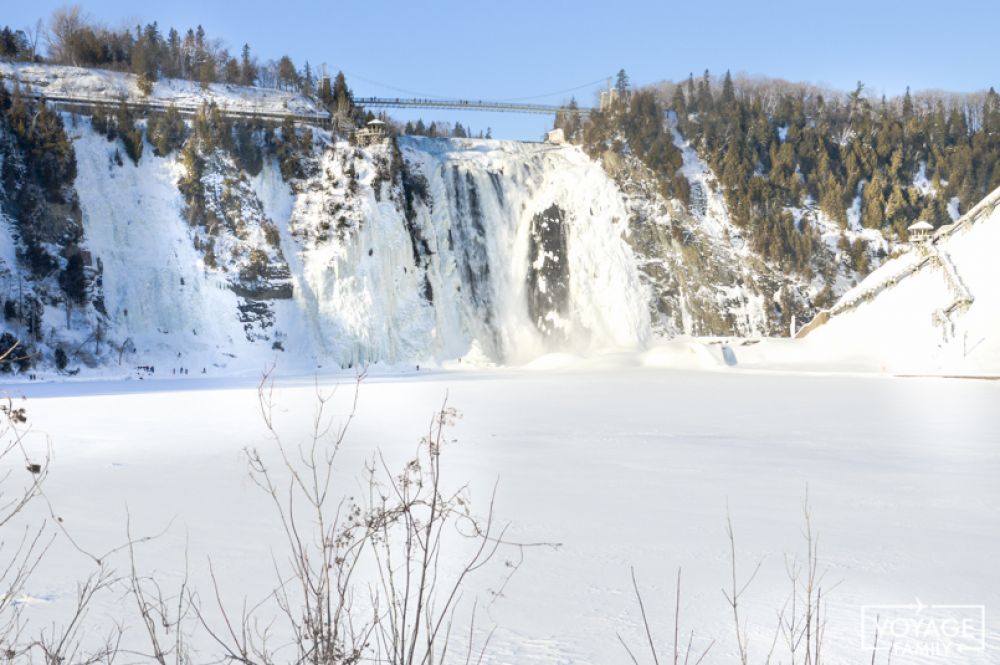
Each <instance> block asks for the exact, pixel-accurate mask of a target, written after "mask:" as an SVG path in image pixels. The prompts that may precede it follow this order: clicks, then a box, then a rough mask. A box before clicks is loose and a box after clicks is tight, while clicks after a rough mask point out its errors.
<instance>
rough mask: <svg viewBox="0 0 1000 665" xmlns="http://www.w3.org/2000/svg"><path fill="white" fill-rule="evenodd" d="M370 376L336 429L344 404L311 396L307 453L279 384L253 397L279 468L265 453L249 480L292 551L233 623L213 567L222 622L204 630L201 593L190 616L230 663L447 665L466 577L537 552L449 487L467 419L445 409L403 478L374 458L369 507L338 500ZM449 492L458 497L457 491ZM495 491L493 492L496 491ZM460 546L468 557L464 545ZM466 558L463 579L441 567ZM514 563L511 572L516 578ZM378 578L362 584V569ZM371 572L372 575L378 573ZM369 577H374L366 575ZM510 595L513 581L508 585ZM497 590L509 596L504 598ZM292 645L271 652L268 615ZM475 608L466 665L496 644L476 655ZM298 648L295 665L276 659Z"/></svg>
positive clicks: (266, 385) (251, 452)
mask: <svg viewBox="0 0 1000 665" xmlns="http://www.w3.org/2000/svg"><path fill="white" fill-rule="evenodd" d="M362 379H363V376H362V377H359V378H358V382H357V384H356V385H355V388H354V394H353V397H352V398H351V400H350V412H349V414H348V415H347V417H346V418H345V420H344V422H343V423H341V424H340V425H338V426H334V424H333V421H332V420H331V418H330V417H328V415H327V410H328V408H329V405H330V402H331V400H332V399H333V397H334V395H335V392H333V393H323V392H322V391H321V390H320V389H319V388H318V387H317V389H316V402H317V408H316V412H315V414H314V417H313V419H312V427H311V431H310V435H309V436H308V437H307V438H306V439H305V440H304V441H302V442H301V443H299V444H289V443H287V442H286V441H284V440H283V438H282V436H281V435H280V434H279V432H278V429H277V427H276V425H275V422H274V416H273V414H274V406H275V405H274V393H273V390H274V389H273V381H272V380H271V377H270V376H269V375H265V377H264V379H263V380H262V382H261V384H260V386H259V389H258V399H259V405H260V412H261V415H262V418H263V420H264V423H265V426H266V428H267V430H268V432H269V435H270V439H271V441H272V444H273V449H272V454H274V453H276V455H277V459H278V460H279V463H278V465H277V466H275V467H273V468H272V467H271V466H269V464H268V462H267V459H268V458H269V456H268V454H266V453H264V452H261V451H260V450H258V449H256V448H248V449H247V450H246V455H247V459H248V460H249V464H250V475H251V478H252V479H253V481H254V482H255V483H256V484H257V485H258V487H260V488H261V489H262V490H263V491H264V492H265V493H266V494H267V495H268V496H269V497H270V500H271V504H272V506H273V508H274V510H275V513H276V514H277V516H278V518H279V522H280V524H281V529H282V532H283V535H284V539H285V545H286V554H287V557H286V560H281V559H277V558H276V559H275V561H274V567H275V571H276V576H277V585H276V587H275V589H274V591H273V592H272V593H271V594H270V595H269V596H268V597H267V598H265V599H264V600H262V601H260V602H258V603H256V604H254V605H248V604H247V603H246V602H244V603H243V606H242V608H241V609H240V611H239V612H238V613H237V612H234V611H233V610H232V609H231V607H229V606H228V605H227V603H226V602H224V601H223V600H222V596H223V593H222V590H221V588H220V584H219V581H218V578H217V576H216V574H215V570H214V568H212V567H211V564H210V574H211V577H212V584H213V592H214V600H215V604H216V606H217V609H218V611H219V612H220V614H221V616H222V620H221V622H220V623H215V622H213V621H211V620H210V619H209V617H208V616H207V615H206V613H205V611H204V609H203V608H202V607H201V605H200V604H199V603H198V602H197V601H196V599H195V597H194V595H193V594H190V596H191V599H192V604H191V606H192V607H193V609H194V612H195V613H196V615H197V618H198V621H199V623H200V625H201V626H202V627H203V628H204V629H205V630H206V632H207V633H208V634H209V635H210V636H211V638H212V639H214V641H215V642H216V644H217V645H218V646H219V647H221V649H222V650H223V658H224V659H225V660H226V661H229V662H236V663H243V664H246V665H269V664H271V663H275V662H276V661H277V660H278V659H279V657H280V658H281V661H282V662H294V663H302V664H310V665H328V664H330V663H337V664H345V665H350V664H351V663H359V662H361V661H363V660H365V661H368V660H372V661H374V662H380V663H390V664H392V665H415V664H418V663H420V664H427V665H430V664H432V663H435V662H440V660H442V659H443V658H444V657H445V655H446V654H447V652H448V646H449V643H450V642H451V639H452V636H453V634H454V633H455V631H456V630H458V629H459V625H458V623H457V619H456V617H457V610H458V607H459V605H460V603H461V600H462V595H463V591H464V589H465V587H466V585H467V581H468V578H469V576H470V575H472V574H473V573H475V572H476V571H477V570H480V569H481V568H482V567H483V566H485V565H486V564H487V563H488V562H489V561H490V560H491V559H493V558H494V557H495V555H496V554H497V552H498V551H499V550H500V548H502V547H510V548H513V549H515V550H517V551H518V552H519V553H521V552H523V548H525V547H529V546H535V545H544V544H542V543H539V544H520V543H511V542H507V541H505V540H504V532H505V529H503V528H496V526H495V524H494V522H495V520H494V517H493V503H492V500H491V503H490V509H489V512H488V514H487V515H486V516H485V517H484V518H481V519H480V518H477V517H476V516H475V515H474V514H473V512H472V509H471V506H470V501H469V496H468V491H467V489H468V488H467V487H466V486H465V485H459V486H458V487H452V486H451V485H450V484H449V483H448V482H446V481H445V478H444V474H443V472H442V466H441V456H442V452H443V450H444V448H445V446H446V443H447V437H446V432H447V430H448V428H449V426H451V425H452V424H453V422H454V420H455V418H456V417H458V414H457V412H456V411H455V410H454V409H452V408H450V407H448V406H447V404H445V405H444V406H443V407H442V408H441V409H440V410H439V411H438V412H437V413H436V414H435V416H434V418H433V419H432V421H431V423H430V426H429V428H428V433H427V435H426V436H425V437H424V438H423V439H422V440H421V442H420V444H419V445H418V447H417V450H416V452H415V454H414V455H413V456H412V458H411V459H410V460H409V461H408V462H406V463H405V464H404V465H403V467H402V469H401V471H398V472H393V471H392V470H391V468H390V466H389V464H388V463H387V462H386V460H385V458H384V457H383V456H382V455H381V454H380V453H376V454H375V455H374V456H373V457H372V458H371V459H370V460H369V462H368V463H367V464H366V467H365V470H366V473H365V477H364V485H365V492H366V494H367V496H365V497H363V498H362V499H360V500H359V499H356V498H354V497H343V496H341V495H339V494H338V493H337V492H336V491H335V490H336V487H335V485H334V482H333V480H334V478H333V476H334V462H335V459H336V457H337V453H338V451H339V450H340V448H341V446H342V444H343V443H344V441H345V437H346V435H347V432H348V427H349V425H350V423H351V421H352V420H353V418H354V417H355V414H356V409H357V400H358V394H359V388H360V384H361V381H362ZM449 487H451V489H449ZM494 492H495V488H494ZM456 537H457V538H458V539H459V540H460V541H461V543H463V544H465V545H469V547H468V548H459V547H456V544H455V542H454V541H452V540H451V538H456ZM459 552H465V555H464V556H465V558H464V559H463V560H461V562H460V563H459V565H458V567H457V572H454V571H455V570H456V569H455V568H454V566H453V565H451V564H453V563H454V559H452V560H451V561H450V562H449V565H448V566H447V569H448V571H451V572H446V570H445V568H446V567H445V566H443V565H442V562H443V561H444V560H445V558H447V557H449V556H450V555H454V556H459V557H460V556H462V555H461V554H459ZM518 565H519V561H518V562H508V568H509V569H510V571H511V573H512V572H513V571H514V570H516V568H517V566H518ZM362 569H364V570H366V571H369V577H368V578H365V579H362V578H360V577H359V575H360V573H359V570H362ZM371 571H374V572H371ZM372 575H374V579H371V576H372ZM504 584H506V579H505V580H504ZM501 591H502V587H501ZM275 610H277V612H276V613H277V615H278V616H279V617H280V618H281V621H282V623H283V624H284V629H285V631H286V632H287V633H290V634H291V637H292V645H291V646H288V645H285V646H281V647H279V648H276V647H275V646H273V644H272V642H273V641H274V635H275V632H276V631H277V628H276V624H275V623H274V620H273V615H274V614H275ZM475 615H476V605H472V611H471V618H470V619H469V620H468V623H467V624H463V629H467V630H468V634H469V638H468V639H469V643H468V645H467V647H466V656H465V657H466V660H467V661H468V662H472V661H473V660H474V656H475V655H481V654H482V652H483V650H485V648H486V646H487V645H488V643H489V637H490V635H492V633H489V634H488V635H487V636H486V637H485V639H484V640H483V641H482V643H481V644H479V646H478V649H475V648H474V646H473V639H474V635H475ZM287 649H291V650H293V651H294V657H289V655H288V654H287V653H284V652H283V653H279V651H282V650H287Z"/></svg>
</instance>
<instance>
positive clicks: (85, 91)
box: [0, 62, 326, 115]
mask: <svg viewBox="0 0 1000 665" xmlns="http://www.w3.org/2000/svg"><path fill="white" fill-rule="evenodd" d="M0 75H2V76H3V78H4V79H7V85H8V87H10V86H11V85H12V84H13V81H18V82H19V83H20V85H21V86H22V87H24V88H30V89H31V90H32V91H33V92H36V93H42V94H44V95H47V96H49V97H59V96H67V97H74V98H84V99H92V100H97V101H103V102H105V103H108V104H115V103H117V102H118V101H119V100H121V99H124V100H126V101H131V102H139V101H152V102H158V103H161V104H174V105H176V106H178V107H179V108H190V109H194V108H197V107H199V106H201V105H202V104H203V103H204V102H209V103H213V102H214V103H215V104H218V105H219V107H220V108H224V109H228V110H232V111H244V112H248V113H297V114H304V115H313V114H316V115H325V114H326V111H324V110H323V109H322V108H321V107H320V106H319V105H318V104H317V103H316V102H315V101H314V100H312V99H310V98H309V97H306V96H304V95H301V94H299V93H297V92H284V91H281V90H272V89H264V88H254V87H244V86H238V85H230V84H226V83H213V84H211V85H209V86H208V88H206V89H203V88H202V87H201V86H200V85H199V84H198V83H196V82H194V81H186V80H181V79H164V80H161V81H157V82H155V83H154V84H153V89H152V93H150V94H149V95H148V96H146V95H143V94H142V92H141V91H140V90H139V86H138V84H137V79H136V77H135V76H134V75H133V74H127V73H124V72H112V71H108V70H104V69H88V68H83V67H64V66H57V65H35V64H26V63H11V62H0Z"/></svg>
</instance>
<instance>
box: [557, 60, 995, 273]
mask: <svg viewBox="0 0 1000 665" xmlns="http://www.w3.org/2000/svg"><path fill="white" fill-rule="evenodd" d="M619 80H621V77H620V79H619ZM626 85H627V80H626ZM668 114H669V117H672V118H673V119H674V120H675V123H676V128H677V130H678V132H679V133H680V135H681V137H682V138H683V139H686V140H687V141H689V142H690V144H691V146H692V147H693V148H695V150H696V151H697V152H698V154H699V155H700V156H701V157H702V158H703V159H704V160H705V161H707V162H708V164H709V165H710V166H711V167H712V169H713V171H714V173H715V174H716V176H717V177H718V181H719V185H720V187H721V190H722V193H723V195H724V196H725V199H726V203H727V205H728V208H729V211H730V214H731V216H732V219H733V221H734V222H735V223H736V224H737V225H738V226H741V227H743V228H745V229H747V231H748V232H749V237H750V239H751V242H752V244H753V246H754V248H755V249H756V250H757V251H758V252H760V253H761V254H762V255H764V256H765V257H767V258H769V259H771V260H774V261H776V262H780V263H782V264H783V265H784V266H785V267H787V268H790V269H796V270H800V271H808V269H809V258H810V256H811V254H812V253H813V251H814V248H815V244H816V242H817V240H818V238H817V236H816V233H815V228H814V227H813V225H810V224H808V223H805V222H804V221H803V215H801V214H799V215H795V214H793V211H799V212H800V213H801V212H803V211H807V210H810V209H813V210H819V211H821V212H822V213H823V214H824V216H825V217H826V218H827V219H830V220H833V221H835V222H836V223H837V224H839V225H840V226H841V227H842V228H847V227H848V225H849V223H856V224H859V225H860V226H861V227H863V228H869V229H877V230H879V231H882V232H883V233H884V234H885V235H886V236H887V237H894V238H897V239H900V240H905V239H906V238H907V232H906V227H907V226H908V225H909V224H911V223H912V222H913V221H915V220H916V219H926V220H927V221H928V222H930V223H931V224H933V225H934V226H940V225H942V224H946V223H948V222H950V221H951V219H952V214H953V213H962V212H965V211H966V210H968V209H969V208H970V207H971V206H973V205H975V204H976V203H977V202H978V201H979V200H980V199H982V198H983V197H984V196H986V195H987V194H988V193H989V192H990V191H992V190H993V189H995V188H997V187H1000V95H998V94H997V92H996V91H995V90H994V89H993V88H990V89H989V91H988V92H986V93H983V94H978V95H951V96H949V95H944V94H924V95H913V94H911V92H910V91H909V89H907V91H906V93H905V94H904V95H901V96H899V97H896V98H891V99H889V98H886V97H884V96H883V97H881V98H872V97H871V96H869V95H867V94H866V92H865V87H864V85H863V84H861V83H859V84H858V86H857V87H856V88H855V90H853V91H851V92H850V93H838V92H836V91H829V90H822V89H819V88H815V87H812V86H807V85H799V84H790V83H786V82H782V81H775V80H767V79H756V80H751V79H744V80H734V78H733V77H732V76H731V75H730V74H729V73H728V72H727V73H726V74H725V75H724V76H723V77H721V78H716V77H713V76H712V75H711V74H710V73H709V72H708V71H706V72H705V73H704V74H703V75H702V76H701V77H698V78H695V77H694V76H693V75H691V76H689V77H688V78H687V80H686V81H682V82H679V83H667V84H664V85H660V86H657V87H650V88H646V89H642V90H638V91H630V92H628V94H625V95H619V98H618V100H617V101H616V102H615V104H613V105H612V106H611V107H610V108H608V109H606V110H604V111H599V112H595V113H592V114H591V115H590V117H589V119H588V120H586V121H585V122H581V121H580V119H579V117H578V114H574V113H573V105H572V104H571V105H567V106H566V107H565V108H564V110H563V112H562V114H561V115H560V117H559V118H557V126H561V127H563V128H564V130H565V131H566V133H567V136H569V137H571V138H572V139H573V140H576V141H578V142H581V143H583V145H584V147H585V148H586V149H588V151H589V152H591V153H592V154H598V153H600V152H602V151H603V150H606V149H617V150H619V151H622V150H624V149H625V145H627V147H628V149H629V150H630V151H632V152H633V153H634V154H635V155H636V156H637V157H639V158H640V159H641V160H642V161H643V162H644V163H645V164H646V165H647V166H649V167H650V168H651V169H652V171H653V172H654V173H655V174H656V176H657V178H658V180H659V182H660V183H661V189H662V190H663V192H664V193H665V194H667V195H668V196H672V197H674V198H678V199H680V200H682V202H684V203H687V202H688V201H687V196H688V192H689V187H688V186H687V185H688V183H686V182H684V178H683V175H682V174H681V173H680V171H679V168H680V166H681V159H680V153H679V151H678V149H677V148H676V147H675V145H674V142H673V141H672V140H670V139H671V136H670V123H669V122H667V118H668ZM845 249H851V248H850V247H845ZM850 255H851V256H852V257H854V258H855V261H856V263H857V264H858V265H857V266H856V267H858V268H859V269H860V270H861V272H864V271H866V270H867V265H866V257H865V256H864V253H863V252H860V251H853V252H851V253H850Z"/></svg>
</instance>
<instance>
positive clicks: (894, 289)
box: [801, 192, 1000, 375]
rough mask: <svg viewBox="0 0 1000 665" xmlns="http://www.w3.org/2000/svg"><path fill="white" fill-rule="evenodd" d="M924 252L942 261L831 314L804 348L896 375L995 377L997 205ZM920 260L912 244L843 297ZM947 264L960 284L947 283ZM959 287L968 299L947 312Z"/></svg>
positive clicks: (999, 321)
mask: <svg viewBox="0 0 1000 665" xmlns="http://www.w3.org/2000/svg"><path fill="white" fill-rule="evenodd" d="M997 195H998V192H994V193H993V194H991V197H993V198H996V197H997ZM929 251H930V253H931V254H932V255H935V254H936V255H939V256H941V257H942V258H941V259H940V260H938V259H937V258H936V257H935V256H932V257H931V260H930V261H929V262H928V263H927V264H926V265H924V267H923V268H921V269H920V270H918V271H916V272H914V273H913V274H911V275H909V276H907V277H904V278H901V279H899V281H898V282H897V283H896V284H895V285H890V286H889V287H888V288H886V289H885V290H883V291H881V292H879V293H878V294H877V295H876V296H875V297H874V298H871V299H870V300H867V301H864V302H861V304H859V305H858V306H857V307H856V308H855V309H853V310H851V311H847V312H845V313H843V314H840V315H837V316H834V317H832V318H831V319H830V321H829V322H828V323H826V324H824V325H822V326H819V327H818V328H816V330H815V331H813V332H811V333H810V334H809V335H808V336H806V337H805V338H804V339H803V340H801V342H802V346H803V347H804V348H803V350H802V352H803V353H805V354H807V355H810V356H812V357H815V358H827V359H829V360H838V359H839V361H841V362H842V363H843V364H845V365H859V366H863V367H868V368H877V369H880V370H884V371H891V372H898V373H934V374H937V373H956V374H977V373H981V374H993V375H996V374H1000V337H998V336H997V332H998V331H1000V263H998V261H997V252H998V251H1000V208H994V209H993V210H992V211H987V213H986V214H984V215H983V216H982V217H980V218H979V219H977V220H970V221H968V222H967V223H965V224H961V223H960V224H958V225H956V227H955V230H954V232H953V233H951V234H950V235H947V234H941V235H940V236H939V237H938V238H937V239H936V242H934V243H933V245H932V246H931V248H930V250H929ZM921 258H922V255H921V254H920V252H919V250H918V249H911V250H910V252H908V253H907V254H905V255H903V256H900V257H899V258H897V259H895V260H892V261H889V262H887V263H886V264H885V265H884V266H882V267H881V268H880V269H879V270H877V271H875V272H873V273H872V274H871V275H869V276H868V277H867V278H866V279H865V280H864V281H863V282H862V283H861V284H859V285H858V286H857V287H856V288H855V289H853V290H851V291H849V292H848V293H846V294H845V295H844V297H843V299H842V302H844V301H850V300H851V299H852V298H853V297H854V296H855V295H856V294H858V293H861V292H864V291H865V290H866V289H870V288H872V287H874V286H877V285H879V284H882V283H883V282H885V281H886V280H887V279H890V278H892V277H893V276H894V275H897V274H899V273H900V272H901V271H902V270H903V269H905V268H906V267H908V266H909V265H911V264H912V263H913V262H914V261H919V260H920V259H921ZM948 263H950V264H951V265H953V266H954V269H955V272H956V273H957V276H958V280H959V281H960V282H961V283H962V284H964V287H965V289H962V287H961V286H958V287H957V288H956V286H953V282H954V280H953V279H950V278H949V275H948V267H947V266H948ZM963 291H967V292H968V293H969V294H970V295H971V296H972V298H973V302H972V303H971V304H970V305H968V307H967V308H962V307H960V308H958V309H957V310H956V311H953V312H951V313H950V314H947V315H946V314H945V310H947V309H948V308H949V307H950V306H951V305H953V304H954V303H955V302H956V300H958V299H960V298H961V297H962V296H963V293H962V292H963Z"/></svg>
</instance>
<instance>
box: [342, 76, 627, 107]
mask: <svg viewBox="0 0 1000 665" xmlns="http://www.w3.org/2000/svg"><path fill="white" fill-rule="evenodd" d="M340 71H342V72H344V75H345V76H349V77H351V78H354V79H359V80H361V81H364V82H365V83H370V84H372V85H377V86H379V87H381V88H387V89H389V90H395V91H396V92H403V93H406V94H408V95H417V96H418V97H421V98H423V99H432V100H439V101H447V100H449V99H451V97H449V96H447V95H433V94H430V93H426V92H418V91H416V90H408V89H406V88H399V87H396V86H394V85H389V84H388V83H382V82H380V81H375V80H373V79H370V78H366V77H364V76H361V75H359V74H352V73H351V72H348V71H346V70H340ZM607 80H608V77H607V76H602V77H601V78H599V79H595V80H593V81H590V82H589V83H584V84H582V85H578V86H574V87H572V88H565V89H563V90H556V91H555V92H548V93H545V94H542V95H530V96H527V97H510V98H507V99H491V100H483V101H492V102H522V101H528V100H531V99H542V98H544V97H554V96H555V95H562V94H565V93H567V92H573V91H576V90H580V89H582V88H588V87H590V86H592V85H597V84H598V83H603V82H604V81H607ZM463 99H465V98H463ZM468 99H471V98H468Z"/></svg>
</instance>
